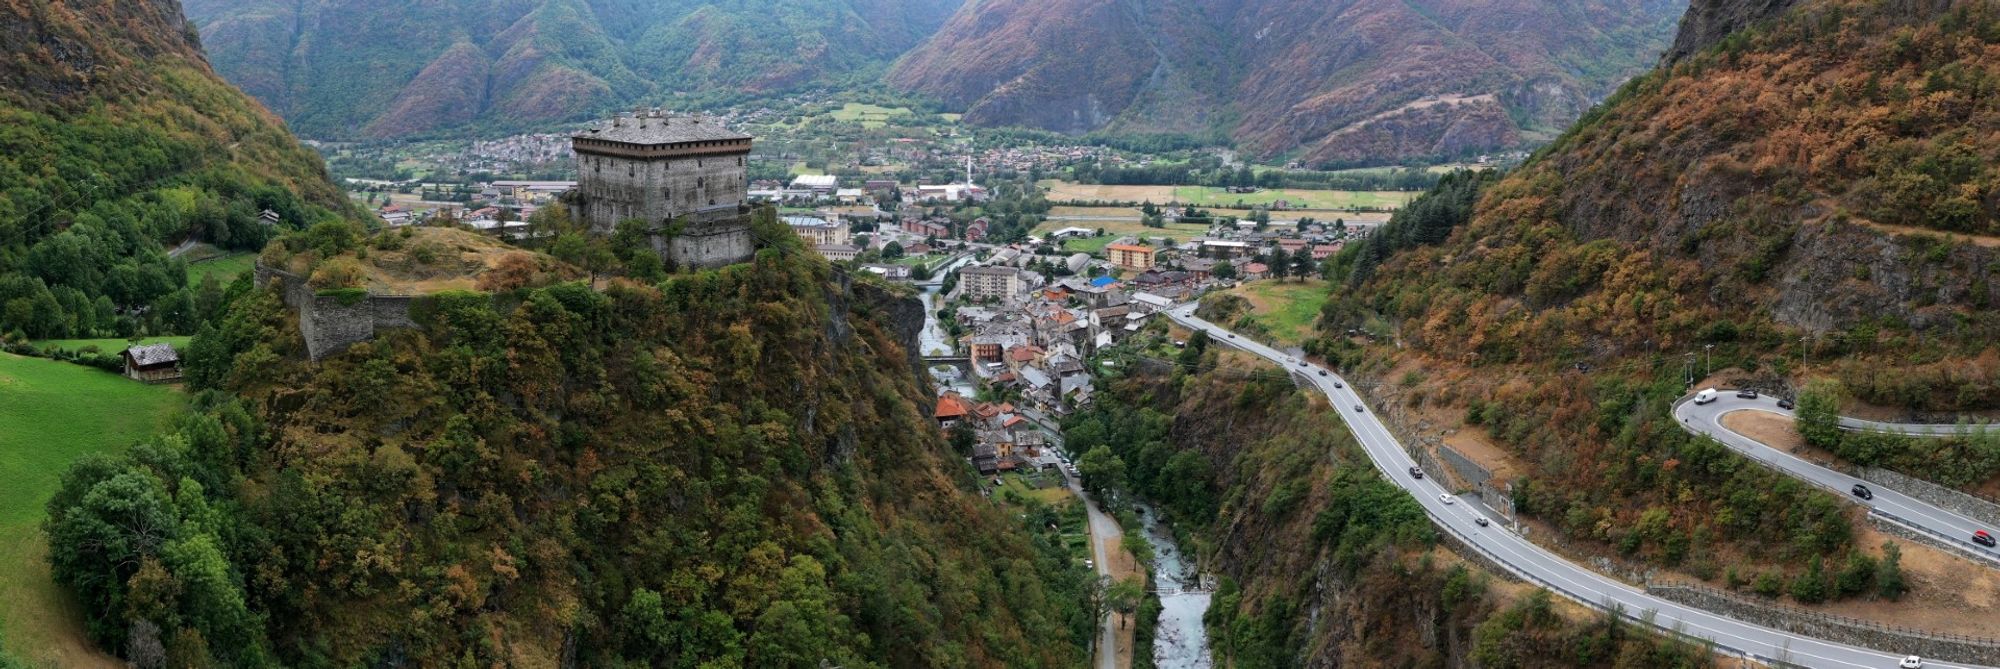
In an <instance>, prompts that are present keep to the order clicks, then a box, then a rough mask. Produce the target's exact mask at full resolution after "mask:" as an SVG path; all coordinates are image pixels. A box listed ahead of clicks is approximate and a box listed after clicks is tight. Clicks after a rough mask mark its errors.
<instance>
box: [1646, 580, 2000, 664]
mask: <svg viewBox="0 0 2000 669" xmlns="http://www.w3.org/2000/svg"><path fill="white" fill-rule="evenodd" d="M1646 587H1648V588H1654V587H1660V588H1681V589H1685V590H1690V591H1695V592H1700V593H1704V594H1707V595H1709V596H1713V597H1718V598H1723V599H1728V600H1734V601H1736V602H1739V603H1741V604H1743V605H1745V606H1752V607H1756V608H1761V609H1768V610H1771V611H1773V612H1776V613H1779V614H1782V615H1786V616H1791V617H1793V618H1797V619H1799V620H1802V621H1811V622H1817V623H1824V624H1828V625H1840V626H1845V627H1854V628H1860V629H1867V630H1871V631H1875V632H1881V633H1885V634H1895V635H1899V636H1906V637H1910V638H1913V639H1926V640H1930V641H1948V642H1952V643H1963V644H1971V645H1976V646H1985V647H1989V648H1994V649H2000V638H1996V637H1989V636H1970V635H1964V634H1951V633H1948V632H1937V631H1932V630H1922V629H1915V628H1910V627H1900V626H1896V625H1885V624H1882V623H1878V622H1875V621H1872V620H1863V619H1860V618H1850V617H1847V616H1842V615H1835V614H1831V613H1826V612H1824V611H1814V610H1812V609H1803V608H1799V607H1796V606H1791V605H1789V604H1783V603H1780V602H1776V601H1765V600H1763V599H1754V598H1750V597H1744V596H1742V595H1739V594H1737V593H1734V592H1730V591H1727V590H1722V589H1719V588H1715V587H1713V586H1709V585H1707V584H1704V583H1694V582H1690V581H1680V580H1673V579H1667V580H1660V581H1653V582H1650V583H1647V584H1646Z"/></svg>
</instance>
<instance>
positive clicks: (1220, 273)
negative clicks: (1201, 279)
mask: <svg viewBox="0 0 2000 669" xmlns="http://www.w3.org/2000/svg"><path fill="white" fill-rule="evenodd" d="M1208 273H1209V274H1211V275H1213V276H1214V277H1215V278H1217V279H1223V280H1228V279H1234V278H1236V265H1234V264H1231V263H1229V262H1227V261H1223V262H1218V263H1216V264H1215V269H1211V270H1209V271H1208Z"/></svg>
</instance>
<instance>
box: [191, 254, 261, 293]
mask: <svg viewBox="0 0 2000 669" xmlns="http://www.w3.org/2000/svg"><path fill="white" fill-rule="evenodd" d="M255 264H257V254H255V253H251V252H249V251H243V252H241V253H231V254H228V255H225V256H221V257H218V258H215V259H214V260H203V261H201V262H198V263H193V264H190V265H188V285H190V286H199V285H201V279H202V277H204V276H208V275H210V274H214V275H215V280H216V281H219V282H221V283H222V285H223V286H224V287H227V286H228V285H229V282H231V281H235V280H236V276H237V275H239V274H242V273H244V272H248V271H250V270H251V268H252V266H253V265H255Z"/></svg>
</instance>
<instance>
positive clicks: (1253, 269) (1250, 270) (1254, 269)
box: [1243, 262, 1271, 281]
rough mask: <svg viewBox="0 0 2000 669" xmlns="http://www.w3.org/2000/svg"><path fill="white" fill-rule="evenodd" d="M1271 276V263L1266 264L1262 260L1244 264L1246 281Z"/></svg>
mask: <svg viewBox="0 0 2000 669" xmlns="http://www.w3.org/2000/svg"><path fill="white" fill-rule="evenodd" d="M1270 276H1271V266H1270V265H1266V264H1264V263H1260V262H1253V263H1250V264H1248V265H1244V266H1243V280H1244V281H1256V280H1258V279H1265V278H1270Z"/></svg>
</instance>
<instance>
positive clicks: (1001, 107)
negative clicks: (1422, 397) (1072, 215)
mask: <svg viewBox="0 0 2000 669" xmlns="http://www.w3.org/2000/svg"><path fill="white" fill-rule="evenodd" d="M1138 2H1139V0H1062V1H1061V2H1056V3H1029V2H1025V1H1024V0H994V1H990V2H984V3H976V4H968V5H966V6H964V7H963V8H961V9H960V10H959V13H958V14H957V15H955V16H954V17H953V18H952V20H951V21H950V22H948V23H946V24H945V25H944V26H943V27H942V28H940V29H939V32H938V34H937V35H936V36H933V37H932V38H931V39H930V40H929V41H928V42H926V43H925V44H924V45H921V46H919V47H917V48H916V49H913V50H912V51H911V52H910V53H908V54H906V55H905V56H904V57H903V58H902V59H900V60H898V61H897V63H896V66H895V68H894V69H892V70H891V71H890V73H889V75H888V82H889V83H890V84H891V85H892V86H895V87H897V88H899V89H903V90H908V91H916V92H921V93H925V94H929V95H933V96H936V97H938V98H940V99H942V100H944V101H945V102H946V103H947V104H948V105H951V106H954V107H958V108H963V109H965V111H966V119H967V120H969V121H971V122H974V123H978V124H983V125H1015V124H1020V125H1029V126H1035V127H1042V128H1045V129H1050V130H1059V131H1065V132H1088V131H1097V130H1106V131H1114V132H1120V131H1122V132H1146V131H1154V132H1158V131H1166V132H1185V133H1193V134H1206V133H1219V134H1220V136H1222V137H1226V138H1228V139H1229V140H1231V141H1233V142H1234V143H1235V144H1236V145H1237V146H1238V147H1239V148H1241V149H1243V150H1245V151H1246V152H1248V153H1250V154H1252V155H1255V156H1257V157H1259V158H1264V159H1275V158H1278V157H1292V158H1296V159H1298V160H1300V161H1302V162H1305V163H1308V164H1314V165H1338V164H1349V163H1360V162H1370V161H1393V160H1397V159H1406V158H1416V157H1442V156H1461V155H1465V154H1469V153H1473V152H1478V151H1484V150H1493V149H1498V148H1511V147H1514V146H1519V145H1521V144H1522V143H1523V142H1524V140H1528V139H1531V138H1533V137H1537V136H1548V135H1552V134H1553V132H1554V130H1555V129H1556V128H1559V127H1561V126H1562V125H1564V124H1566V123H1567V122H1568V121H1569V120H1570V119H1573V118H1575V117H1576V116H1577V115H1579V114H1580V113H1581V112H1582V111H1583V110H1584V109H1585V108H1587V107H1588V106H1589V105H1590V104H1592V103H1593V102H1594V101H1595V100H1596V99H1598V98H1600V97H1602V96H1603V95H1605V94H1608V93H1609V92H1610V91H1611V90H1612V89H1613V88H1614V87H1615V86H1616V85H1617V84H1618V83H1620V82H1622V81H1623V79H1624V78H1625V77H1627V76H1630V75H1631V74H1635V73H1637V72H1640V71H1643V69H1644V67H1645V65H1646V63H1647V62H1648V61H1650V59H1651V58H1652V57H1653V56H1654V55H1655V54H1656V53H1658V50H1659V49H1660V48H1661V47H1663V46H1664V45H1665V39H1666V35H1667V32H1668V30H1667V28H1668V25H1669V24H1670V22H1671V20H1672V19H1673V18H1674V17H1675V16H1676V15H1677V14H1676V13H1675V11H1674V10H1675V9H1676V6H1675V5H1674V3H1671V2H1661V1H1657V0H1633V1H1613V2H1589V3H1583V2H1565V3H1549V4H1544V3H1506V2H1502V3H1485V4H1480V5H1476V6H1475V5H1469V4H1466V3H1456V2H1449V1H1435V0H1434V1H1431V2H1411V3H1405V2H1392V1H1389V0H1353V1H1350V2H1342V3H1334V4H1319V3H1304V2H1293V1H1288V0H1157V1H1155V2H1152V3H1150V4H1148V5H1147V6H1146V7H1145V9H1146V10H1148V11H1134V12H1124V13H1122V14H1121V13H1118V12H1114V11H1112V10H1113V9H1114V7H1121V8H1122V7H1137V6H1139V5H1138ZM1162 15H1164V16H1168V17H1171V18H1170V19H1168V20H1161V21H1156V22H1154V23H1153V24H1151V25H1147V24H1143V23H1141V22H1140V21H1139V20H1138V19H1137V18H1135V17H1138V16H1162ZM1050 17H1057V18H1053V19H1051V18H1050ZM1071 17H1093V18H1092V19H1075V18H1071ZM1080 24H1081V25H1080ZM1139 35H1144V36H1147V38H1150V39H1153V40H1158V39H1165V40H1168V41H1170V42H1172V43H1173V44H1175V45H1177V46H1180V47H1182V48H1178V49H1169V50H1165V51H1163V52H1162V51H1155V50H1142V49H1139V48H1137V47H1136V46H1134V45H1135V44H1147V43H1150V42H1149V41H1148V39H1146V38H1140V37H1137V36H1139ZM1073 44H1093V45H1097V44H1104V45H1110V46H1106V47H1105V48H1102V49H1097V50H1094V51H1093V52H1092V53H1099V54H1109V53H1121V52H1142V51H1143V53H1142V55H1140V56H1138V57H1135V58H1129V59H1122V60H1121V59H1116V58H1109V59H1107V58H1106V57H1103V56H1097V57H1093V59H1090V60H1087V61H1075V60H1074V59H1073V57H1072V54H1071V53H1069V51H1068V50H1067V49H1065V48H1064V47H1063V46H1062V45H1073ZM967 45H970V47H969V48H968V47H967ZM995 53H998V54H1003V55H1002V56H1000V57H994V56H992V54H995ZM1161 71H1166V72H1170V73H1172V74H1174V75H1175V81H1173V82H1167V83H1174V84H1183V83H1184V85H1180V86H1176V87H1174V89H1175V91H1179V90H1196V91H1199V90H1207V91H1213V92H1214V93H1212V94H1209V95H1202V94H1194V95H1192V96H1183V97H1181V98H1179V100H1180V101H1181V102H1183V103H1184V105H1185V107H1187V108H1188V109H1184V110H1182V111H1180V112H1179V113H1178V114H1177V115H1174V116H1172V117H1170V118H1168V119H1167V122H1157V121H1156V120H1155V117H1157V115H1156V114H1153V113H1151V112H1152V111H1153V110H1154V107H1151V106H1143V105H1141V106H1135V105H1134V101H1135V100H1139V99H1142V98H1144V97H1146V96H1148V95H1163V94H1165V93H1162V92H1161V89H1162V88H1163V86H1162V85H1161V84H1162V82H1161V81H1160V78H1158V77H1154V76H1152V75H1154V74H1155V73H1157V72H1161ZM1489 96H1490V97H1489ZM1225 100H1227V101H1228V102H1224V101H1225ZM1051 110H1053V112H1054V113H1053V114H1052V113H1051ZM1134 110H1136V111H1137V113H1127V112H1128V111H1134Z"/></svg>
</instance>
